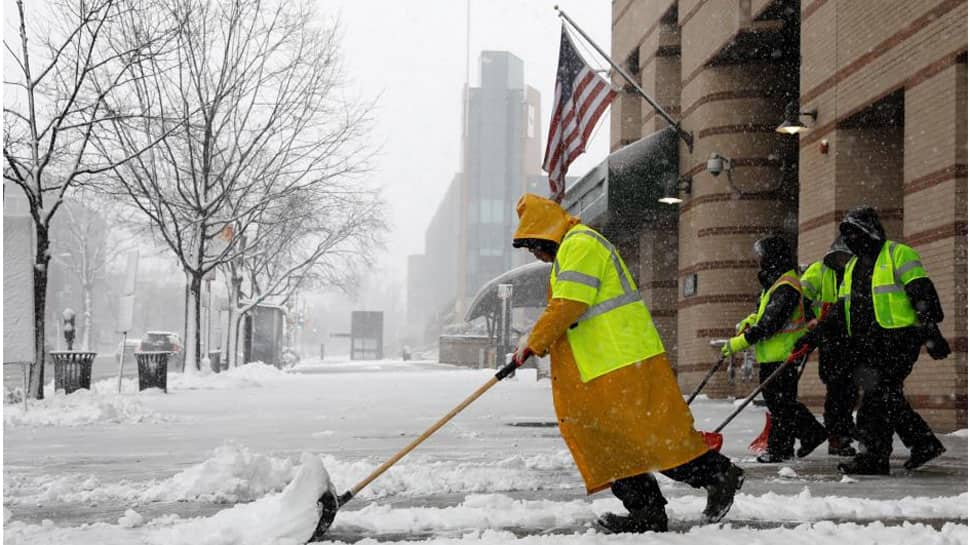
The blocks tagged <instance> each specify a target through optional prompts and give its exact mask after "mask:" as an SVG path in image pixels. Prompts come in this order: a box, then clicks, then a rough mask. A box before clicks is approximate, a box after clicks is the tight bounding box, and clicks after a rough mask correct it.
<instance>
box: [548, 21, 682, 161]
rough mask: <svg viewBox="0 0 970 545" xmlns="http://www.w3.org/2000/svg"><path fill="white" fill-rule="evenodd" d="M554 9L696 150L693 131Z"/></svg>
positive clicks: (574, 24) (574, 23)
mask: <svg viewBox="0 0 970 545" xmlns="http://www.w3.org/2000/svg"><path fill="white" fill-rule="evenodd" d="M554 9H555V10H556V12H557V13H559V16H560V17H562V18H563V20H565V21H566V22H567V23H569V26H571V27H573V28H574V29H575V30H576V32H579V34H580V35H581V36H582V37H583V38H585V39H586V41H587V42H589V43H590V45H592V46H593V47H594V48H595V49H596V51H597V52H598V53H599V54H600V55H601V56H602V57H603V58H604V59H606V62H608V63H610V66H612V67H613V69H614V70H616V72H617V73H618V74H620V75H621V76H623V79H625V80H626V81H627V83H629V84H630V85H631V86H632V87H633V88H634V89H636V90H637V93H639V94H640V96H641V97H643V99H644V100H646V101H647V102H648V103H649V104H650V106H653V109H654V110H656V111H657V113H658V114H660V116H661V117H663V118H664V119H666V120H667V123H670V124H671V125H672V126H673V127H674V128H675V129H677V134H679V135H680V137H681V139H683V141H684V143H685V144H687V150H688V151H690V152H693V151H694V135H692V134H691V133H689V132H687V131H685V130H683V129H681V128H680V122H679V121H674V119H673V118H672V117H670V115H668V114H667V112H665V111H664V109H663V108H661V107H660V105H659V104H657V102H656V101H654V100H653V99H652V98H650V96H649V95H647V93H645V92H644V91H643V89H641V88H640V86H639V85H637V82H636V81H634V79H633V78H632V77H630V75H629V74H627V73H626V70H624V69H622V68H620V67H619V66H618V65H617V64H616V63H615V62H613V59H611V58H610V56H609V55H607V54H606V52H605V51H603V49H601V48H600V46H599V45H597V44H596V42H594V41H593V39H592V38H590V37H589V35H588V34H586V32H584V31H583V29H581V28H579V25H577V24H576V22H575V21H573V20H572V19H571V18H570V17H569V16H568V15H566V12H565V11H563V10H561V9H559V6H558V5H556V6H554Z"/></svg>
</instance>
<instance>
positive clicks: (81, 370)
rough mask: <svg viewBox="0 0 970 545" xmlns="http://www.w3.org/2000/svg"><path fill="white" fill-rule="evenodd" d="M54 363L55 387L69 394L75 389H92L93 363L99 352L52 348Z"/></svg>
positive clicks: (51, 353)
mask: <svg viewBox="0 0 970 545" xmlns="http://www.w3.org/2000/svg"><path fill="white" fill-rule="evenodd" d="M50 355H51V360H53V363H54V389H55V390H64V393H66V394H69V393H71V392H73V391H75V390H79V389H81V388H84V389H85V390H90V389H91V365H93V364H94V357H95V356H96V355H97V352H74V351H73V350H51V352H50Z"/></svg>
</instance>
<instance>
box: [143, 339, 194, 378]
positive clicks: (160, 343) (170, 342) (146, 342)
mask: <svg viewBox="0 0 970 545" xmlns="http://www.w3.org/2000/svg"><path fill="white" fill-rule="evenodd" d="M138 351H139V352H174V353H173V354H172V355H171V356H169V357H168V368H169V370H171V371H174V370H176V369H178V370H182V367H183V365H184V361H185V360H184V358H185V352H184V347H183V345H182V338H181V337H179V335H178V333H173V332H171V331H149V332H147V333H145V338H144V339H142V340H141V345H140V346H139V348H138Z"/></svg>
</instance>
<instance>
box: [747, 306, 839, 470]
mask: <svg viewBox="0 0 970 545" xmlns="http://www.w3.org/2000/svg"><path fill="white" fill-rule="evenodd" d="M831 308H832V303H822V308H821V309H820V310H819V313H818V318H816V319H815V320H812V322H810V323H809V326H808V327H809V329H814V328H815V326H816V325H817V324H818V321H819V320H821V319H822V318H824V317H825V316H826V315H827V314H828V313H829V309H831ZM809 352H811V350H809ZM806 367H808V362H807V361H806V362H805V363H804V364H802V368H801V369H800V370H799V371H798V380H799V381H801V380H802V374H804V373H805V368H806ZM770 433H771V413H770V412H766V413H765V427H764V429H763V430H761V433H759V434H758V436H757V437H755V438H754V440H753V441H751V444H750V445H748V452H750V453H752V454H761V453H763V452H765V451H766V450H768V435H769V434H770Z"/></svg>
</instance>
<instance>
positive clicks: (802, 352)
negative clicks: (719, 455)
mask: <svg viewBox="0 0 970 545" xmlns="http://www.w3.org/2000/svg"><path fill="white" fill-rule="evenodd" d="M811 351H812V347H811V346H808V345H805V346H803V347H802V348H800V349H798V350H796V351H794V352H792V353H791V355H790V356H788V359H787V360H785V361H784V362H783V363H782V364H781V365H779V366H778V369H775V370H774V372H772V373H771V374H770V375H768V378H766V379H765V380H764V381H763V382H762V383H761V384H759V385H758V387H757V388H755V389H754V391H753V392H751V393H750V394H749V395H748V397H746V398H744V401H742V402H741V404H740V405H738V407H737V408H736V409H734V412H732V413H731V414H729V415H728V417H727V418H725V419H724V422H721V425H720V426H718V427H717V428H715V429H714V431H712V432H706V431H705V432H701V433H703V434H704V440H705V441H707V444H708V445H711V444H712V441H715V440H716V441H718V443H717V445H718V449H720V445H721V443H722V442H723V441H724V438H723V436H722V435H721V430H723V429H724V428H725V427H726V426H727V425H728V424H730V423H731V421H732V420H734V418H735V417H736V416H738V414H740V413H741V411H743V410H744V408H745V407H747V406H748V405H749V404H750V403H751V401H752V400H753V399H754V398H755V396H757V395H758V394H760V393H761V391H762V390H764V389H765V386H767V385H769V384H771V382H772V381H773V380H775V377H777V376H778V375H780V374H781V372H782V371H784V370H785V368H786V367H788V366H789V365H791V364H792V362H794V361H797V360H798V359H800V358H803V357H807V356H808V353H809V352H811ZM768 425H769V426H770V423H769V424H768ZM712 448H713V447H712Z"/></svg>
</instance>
